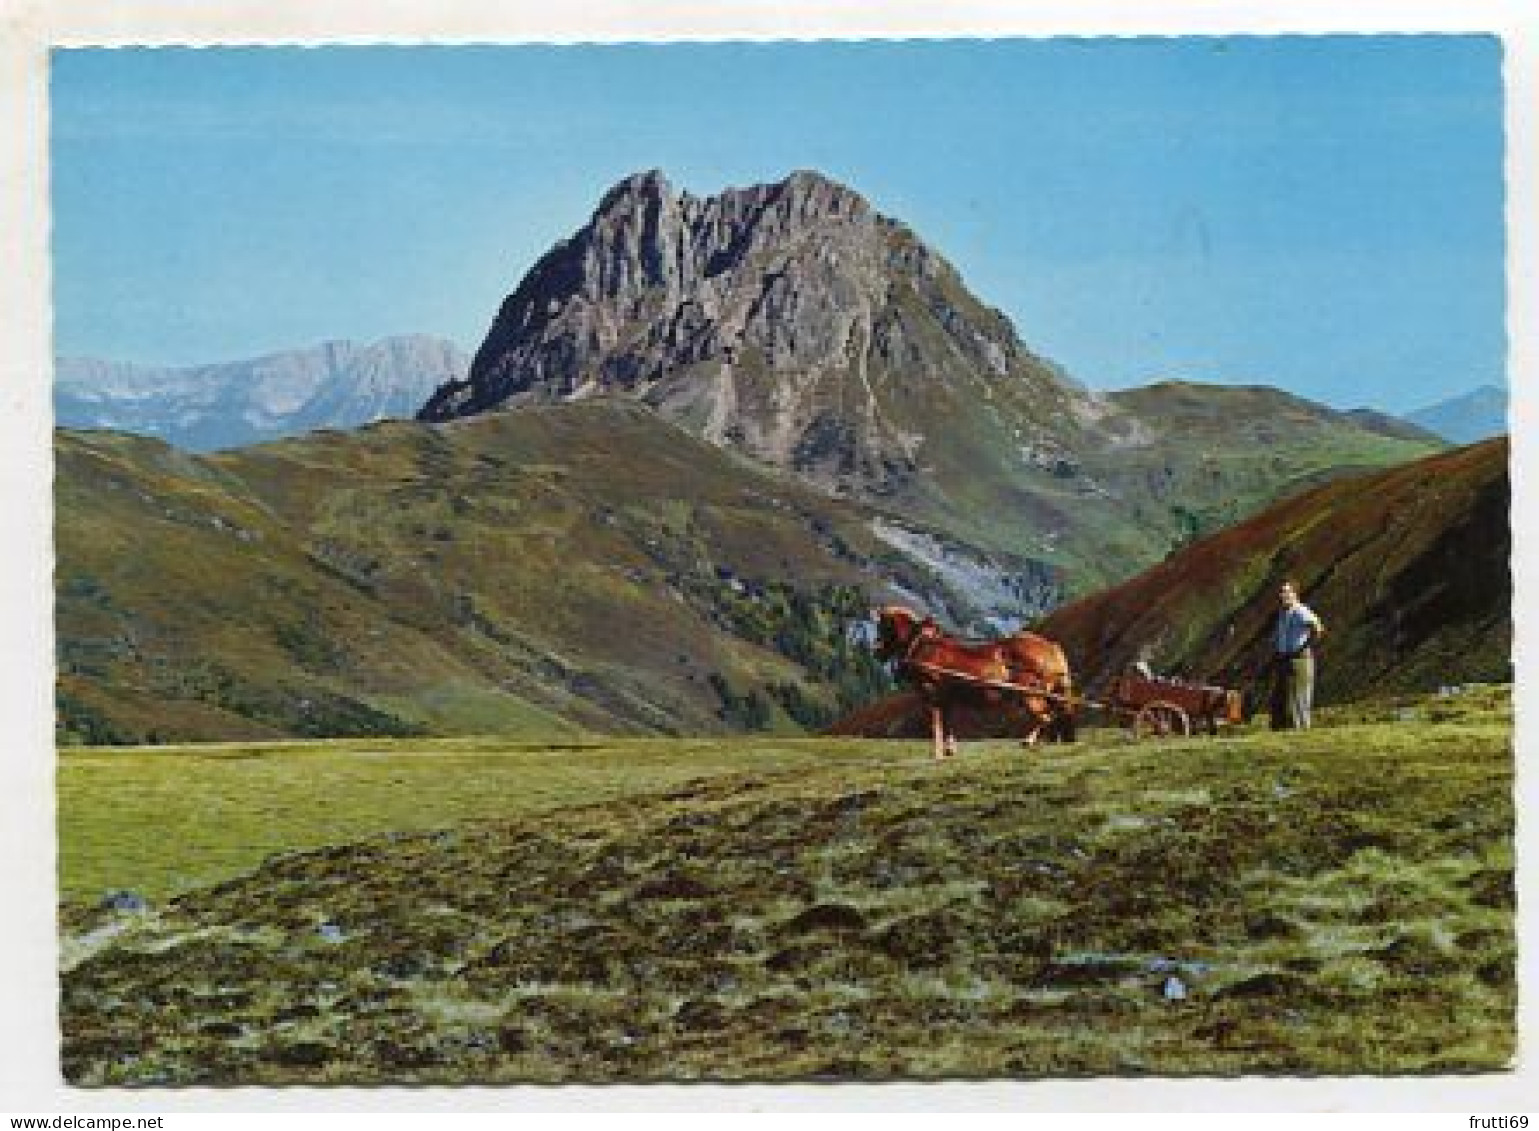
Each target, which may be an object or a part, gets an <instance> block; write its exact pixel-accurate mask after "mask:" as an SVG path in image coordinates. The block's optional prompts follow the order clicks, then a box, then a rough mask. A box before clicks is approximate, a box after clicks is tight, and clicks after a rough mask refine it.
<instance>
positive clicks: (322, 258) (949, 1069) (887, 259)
mask: <svg viewBox="0 0 1539 1131" xmlns="http://www.w3.org/2000/svg"><path fill="white" fill-rule="evenodd" d="M1503 62H1504V44H1503V42H1502V40H1501V38H1499V37H1498V36H1497V35H1494V34H1413V35H1388V34H1361V35H1327V34H1310V35H1304V34H1294V35H1280V36H1261V35H1217V34H1213V35H1173V36H1160V37H1156V36H1132V37H1123V38H1114V37H1110V36H1084V37H1067V36H1042V37H1036V38H1026V37H1020V36H1008V35H1006V36H999V37H994V38H952V39H939V38H937V39H889V40H880V39H863V40H861V39H849V40H838V39H822V40H806V41H793V40H790V39H782V40H772V41H761V42H732V41H720V42H631V43H613V44H603V43H577V44H568V45H555V44H539V43H523V44H512V43H507V44H491V43H487V44H464V45H432V44H417V45H407V44H399V45H387V44H373V45H361V44H359V45H343V44H333V45H324V44H322V45H310V46H298V45H291V46H280V45H273V46H233V45H229V46H206V47H202V48H198V49H193V48H191V47H179V46H153V47H152V46H118V47H106V46H88V45H74V46H63V45H60V46H55V47H53V49H52V50H51V51H50V52H49V57H48V70H49V73H48V91H47V111H48V118H49V125H48V131H49V132H48V193H49V202H50V207H51V214H52V215H51V232H50V241H51V243H50V251H49V255H50V264H51V273H52V302H53V338H52V354H53V373H52V382H51V397H52V411H53V425H54V427H53V431H52V461H53V464H52V475H53V483H52V536H53V554H54V560H53V578H52V581H53V587H54V593H53V601H54V604H53V611H52V624H53V629H54V640H53V644H54V657H53V665H54V666H53V689H54V743H55V747H56V758H55V780H54V789H55V791H56V803H57V818H56V819H57V833H56V836H57V915H58V924H57V931H58V947H59V950H58V970H57V979H58V995H59V1001H58V1010H59V1026H60V1039H61V1048H60V1053H59V1072H60V1074H61V1076H62V1078H63V1080H64V1081H65V1082H66V1083H67V1084H68V1085H70V1086H72V1087H73V1088H77V1089H87V1090H89V1089H113V1088H140V1089H170V1088H181V1087H186V1086H220V1087H222V1086H230V1085H236V1086H261V1087H270V1086H274V1085H294V1084H300V1085H318V1084H320V1085H398V1084H438V1085H485V1084H617V1083H626V1084H642V1083H648V1084H650V1083H671V1082H758V1083H791V1082H817V1081H824V1082H861V1083H875V1082H893V1081H1043V1080H1074V1079H1082V1078H1086V1077H1117V1078H1152V1077H1206V1078H1212V1077H1217V1078H1251V1077H1262V1078H1266V1077H1299V1076H1309V1077H1316V1076H1331V1077H1350V1076H1396V1077H1425V1076H1436V1075H1441V1074H1492V1073H1495V1074H1504V1073H1508V1072H1510V1071H1511V1070H1512V1069H1513V1068H1514V1065H1515V1063H1516V1061H1515V1058H1516V1056H1517V1048H1518V1017H1517V1008H1518V989H1517V985H1518V976H1517V966H1518V944H1517V934H1516V917H1515V906H1516V885H1515V875H1514V858H1515V847H1514V836H1515V801H1514V796H1515V794H1514V789H1515V782H1514V777H1515V760H1514V706H1513V679H1514V675H1513V670H1514V669H1513V633H1514V629H1513V581H1512V577H1513V574H1512V570H1511V566H1510V556H1511V551H1512V533H1511V522H1510V520H1509V508H1510V503H1511V488H1510V476H1509V443H1508V432H1509V424H1508V421H1509V392H1508V380H1509V377H1508V369H1509V356H1508V354H1509V345H1508V343H1509V338H1508V333H1507V328H1506V317H1507V306H1508V276H1507V250H1508V244H1507V230H1506V225H1505V219H1504V210H1505V208H1506V206H1507V203H1508V202H1507V197H1506V190H1505V187H1504V173H1503V169H1504V160H1505V159H1506V157H1507V152H1506V145H1507V142H1506V140H1505V135H1504V113H1505V112H1506V109H1507V105H1506V96H1505V95H1504V87H1503Z"/></svg>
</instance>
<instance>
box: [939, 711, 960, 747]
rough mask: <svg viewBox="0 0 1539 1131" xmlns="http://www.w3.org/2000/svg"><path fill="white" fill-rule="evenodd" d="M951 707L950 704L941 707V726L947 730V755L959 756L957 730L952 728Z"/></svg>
mask: <svg viewBox="0 0 1539 1131" xmlns="http://www.w3.org/2000/svg"><path fill="white" fill-rule="evenodd" d="M951 717H952V716H951V707H950V705H949V704H947V705H946V706H944V707H942V708H941V726H942V727H943V728H944V730H945V731H946V757H948V758H955V757H956V756H957V732H956V731H955V730H953V729H952V725H953V724H952V721H951Z"/></svg>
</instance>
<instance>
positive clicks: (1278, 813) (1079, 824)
mask: <svg viewBox="0 0 1539 1131" xmlns="http://www.w3.org/2000/svg"><path fill="white" fill-rule="evenodd" d="M60 797H61V839H62V844H61V847H62V849H63V855H62V858H61V862H60V867H61V879H60V885H61V889H62V891H63V893H64V896H65V903H64V906H63V910H62V912H61V930H62V959H63V997H62V1008H63V1022H64V1034H65V1039H64V1047H63V1058H64V1060H63V1063H64V1070H65V1073H66V1075H67V1077H68V1079H70V1080H71V1081H72V1082H74V1083H78V1084H85V1085H190V1084H234V1083H240V1084H280V1083H281V1084H296V1083H333V1084H337V1083H385V1082H395V1083H407V1082H422V1083H500V1082H514V1081H546V1082H593V1083H597V1082H613V1081H621V1080H631V1081H639V1080H670V1079H691V1080H794V1079H813V1078H828V1079H860V1080H886V1079H896V1078H925V1079H929V1078H985V1077H995V1078H997V1077H1031V1078H1037V1077H1044V1076H1079V1075H1092V1074H1094V1075H1101V1074H1134V1075H1143V1074H1153V1075H1192V1074H1195V1075H1229V1074H1239V1073H1247V1074H1252V1073H1272V1074H1286V1075H1299V1074H1334V1073H1347V1074H1357V1073H1373V1074H1401V1073H1427V1072H1488V1071H1495V1070H1501V1069H1503V1068H1506V1067H1507V1066H1509V1065H1510V1063H1511V1061H1512V1058H1513V1056H1514V1052H1515V1043H1514V1042H1515V1010H1516V1002H1517V989H1516V981H1515V962H1516V941H1515V935H1514V925H1513V906H1514V884H1513V828H1514V814H1513V807H1512V752H1511V704H1510V697H1509V695H1508V694H1507V692H1506V690H1505V689H1503V688H1498V687H1471V688H1468V689H1464V690H1462V691H1461V692H1460V693H1458V694H1450V695H1446V696H1437V695H1434V696H1431V697H1427V698H1399V699H1395V700H1386V701H1384V702H1382V703H1379V704H1376V705H1374V706H1372V707H1366V706H1365V707H1359V708H1355V709H1353V710H1351V711H1346V710H1343V711H1341V712H1334V713H1332V715H1331V716H1330V717H1328V718H1327V719H1326V720H1325V722H1324V725H1321V726H1319V727H1317V728H1316V729H1315V730H1313V731H1310V732H1307V733H1301V734H1288V735H1283V736H1278V735H1274V734H1272V733H1270V732H1267V731H1265V730H1260V729H1252V728H1243V729H1241V730H1239V731H1237V732H1235V733H1232V734H1226V735H1225V736H1224V737H1220V738H1217V739H1212V738H1192V739H1186V740H1180V741H1168V742H1161V743H1151V742H1144V743H1136V742H1134V741H1132V740H1131V739H1130V738H1128V737H1127V736H1126V734H1125V733H1123V732H1121V731H1119V730H1116V729H1113V728H1104V729H1097V730H1093V731H1091V732H1090V733H1089V734H1088V736H1087V737H1086V739H1085V740H1084V741H1082V742H1080V743H1077V744H1073V745H1061V746H1053V747H1049V748H1046V749H1045V750H1043V751H1040V752H1034V753H1030V754H1027V753H1023V752H1022V751H1021V749H1020V748H1019V746H1018V744H1016V743H1014V742H1008V741H991V742H986V743H975V744H969V745H967V746H966V747H965V748H964V754H963V756H962V757H960V758H958V759H956V760H955V761H953V762H950V763H947V764H945V765H940V766H937V765H935V764H934V763H932V762H931V760H930V758H929V755H928V751H927V750H926V749H925V748H924V747H923V746H922V745H921V744H920V743H913V742H901V741H881V740H869V739H806V738H802V739H792V740H776V739H771V738H755V737H747V738H745V737H736V738H730V739H728V738H720V739H714V740H689V741H658V740H614V739H611V740H595V741H591V742H586V743H580V744H570V745H565V746H559V747H550V746H543V747H537V746H531V745H529V744H525V743H518V742H508V741H504V742H497V741H493V740H476V741H455V740H434V741H429V742H418V741H408V742H381V743H372V744H371V743H360V742H357V741H353V740H348V741H325V742H311V743H290V744H280V745H274V746H267V745H257V746H243V745H231V746H225V747H220V748H217V749H209V748H206V747H197V746H195V747H167V748H164V749H158V750H154V751H143V752H141V751H135V750H124V749H112V750H101V751H75V752H68V753H66V754H65V755H64V756H63V758H62V761H61V765H60ZM128 890H134V891H136V892H140V893H143V898H142V902H134V903H128V902H126V901H124V900H122V899H121V898H120V899H119V900H118V901H117V902H116V904H114V903H113V901H111V900H108V901H107V902H105V903H104V902H103V901H102V899H101V896H102V893H103V892H106V891H111V892H117V893H120V894H121V893H122V892H125V891H128Z"/></svg>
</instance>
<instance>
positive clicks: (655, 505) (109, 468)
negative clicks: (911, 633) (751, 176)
mask: <svg viewBox="0 0 1539 1131" xmlns="http://www.w3.org/2000/svg"><path fill="white" fill-rule="evenodd" d="M58 464H59V474H58V480H57V484H58V486H57V516H58V517H57V544H58V563H59V564H58V570H57V579H56V580H57V592H58V612H57V624H58V631H59V666H60V679H59V703H60V719H61V728H60V729H61V737H62V738H63V739H64V740H65V741H67V742H68V741H87V742H97V743H101V742H108V743H111V742H137V741H175V740H178V739H189V738H192V739H260V738H272V737H280V736H285V735H287V736H293V735H322V734H326V735H347V734H383V735H391V734H395V735H403V734H413V733H422V732H434V733H446V732H447V733H455V732H458V733H465V732H485V731H499V732H504V733H515V734H517V733H524V734H538V735H540V736H541V737H551V736H556V735H561V734H574V733H579V732H584V731H594V730H597V731H606V732H614V733H626V732H632V733H635V732H641V733H646V732H653V733H658V732H661V733H675V732H679V731H690V732H711V731H721V730H726V729H744V728H748V729H781V730H787V729H797V728H799V727H800V726H801V725H804V724H809V723H810V724H816V723H817V722H819V721H820V720H824V719H826V718H828V717H831V716H832V714H833V713H835V712H836V711H838V710H839V709H841V706H847V705H848V704H849V703H851V702H854V701H856V700H858V699H859V698H860V697H861V696H863V695H864V694H866V693H867V692H868V691H869V689H870V687H872V686H879V683H880V680H881V675H880V672H879V671H878V670H877V668H876V667H875V665H874V664H873V663H872V662H871V661H870V659H869V657H868V656H867V655H866V653H865V652H864V650H862V649H858V648H855V647H853V646H852V645H851V644H850V643H849V642H848V641H847V639H846V631H845V627H846V625H847V623H848V622H849V621H850V620H851V619H853V618H858V617H863V616H864V615H865V614H866V610H867V608H868V607H869V602H870V598H868V597H867V595H866V593H865V589H866V588H876V589H878V590H879V589H880V585H881V579H882V577H883V576H890V577H896V578H900V579H903V578H907V579H912V580H911V583H912V584H915V585H919V584H921V582H920V581H919V580H917V579H918V578H921V577H922V576H923V570H922V569H920V568H919V567H916V566H914V565H912V563H903V562H894V563H893V565H892V568H891V570H889V571H886V572H885V573H884V567H883V566H882V565H880V564H875V565H873V564H872V562H871V558H870V556H869V555H875V556H877V557H882V556H886V557H889V558H891V557H893V556H894V555H892V554H891V552H890V551H889V550H888V548H887V547H885V546H882V545H881V544H879V543H877V542H876V541H875V539H874V538H873V536H872V535H871V534H870V533H869V531H868V530H867V528H866V525H865V518H864V516H863V515H862V514H861V513H860V512H857V511H855V510H853V509H851V508H848V507H845V506H844V505H843V504H840V503H838V502H835V501H832V500H829V499H826V498H824V497H822V496H819V495H816V494H814V493H812V492H811V491H809V490H808V489H806V488H803V487H799V486H797V485H796V484H793V483H788V482H783V481H781V480H778V479H775V478H772V477H770V476H768V475H767V474H765V473H764V472H762V471H759V470H757V469H755V468H753V467H751V466H749V465H747V464H744V463H742V462H740V461H736V460H733V459H732V458H730V457H728V456H727V455H725V454H724V453H722V452H720V451H718V450H717V449H714V448H712V447H710V446H709V445H706V444H704V443H702V442H700V441H697V440H695V439H693V438H691V437H689V436H687V435H686V434H684V433H682V432H680V431H679V430H677V429H675V428H673V427H671V426H669V425H667V424H665V423H663V422H662V421H661V420H659V419H658V418H657V417H655V416H653V415H651V414H649V413H647V412H645V411H644V410H641V409H637V408H633V407H626V406H618V405H610V406H601V407H600V406H592V407H590V406H570V407H565V408H562V409H553V410H549V411H537V410H536V411H529V412H523V413H517V414H505V415H496V416H492V417H487V418H485V419H482V420H477V421H472V422H468V423H466V424H463V425H458V426H454V427H449V428H431V427H428V426H425V425H414V424H405V423H396V424H387V425H378V426H374V427H371V428H367V429H363V430H361V431H359V432H354V433H349V434H346V435H343V434H337V433H318V434H315V435H312V436H310V437H306V438H304V439H303V440H293V441H286V442H283V443H277V444H271V445H267V446H264V447H259V448H251V449H246V450H243V451H240V452H235V453H229V454H224V455H220V456H214V457H198V458H193V457H189V456H185V455H183V454H181V453H178V452H176V451H175V450H173V449H170V448H167V447H165V446H164V445H162V444H159V443H157V442H155V441H151V440H144V439H137V438H130V437H125V436H116V435H112V434H109V433H86V434H73V433H60V435H59V441H58Z"/></svg>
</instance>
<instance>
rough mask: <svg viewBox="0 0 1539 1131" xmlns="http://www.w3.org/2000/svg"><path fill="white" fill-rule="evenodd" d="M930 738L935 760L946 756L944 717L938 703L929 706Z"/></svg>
mask: <svg viewBox="0 0 1539 1131" xmlns="http://www.w3.org/2000/svg"><path fill="white" fill-rule="evenodd" d="M930 738H931V741H932V744H933V746H934V747H935V760H936V761H937V762H939V761H940V760H941V759H942V758H944V757H945V756H946V717H945V715H944V714H943V713H942V711H941V705H940V703H939V701H936V702H932V703H931V704H930Z"/></svg>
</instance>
